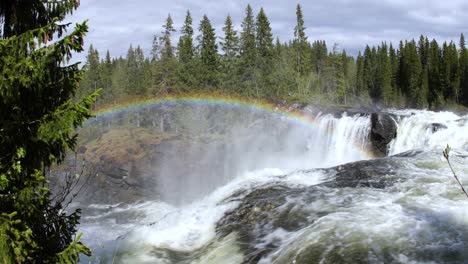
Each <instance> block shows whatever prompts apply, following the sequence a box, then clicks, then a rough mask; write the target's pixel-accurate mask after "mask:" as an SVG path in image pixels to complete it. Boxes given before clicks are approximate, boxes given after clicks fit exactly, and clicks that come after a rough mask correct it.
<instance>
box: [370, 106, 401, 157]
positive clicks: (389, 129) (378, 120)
mask: <svg viewBox="0 0 468 264" xmlns="http://www.w3.org/2000/svg"><path fill="white" fill-rule="evenodd" d="M396 135H397V123H396V121H395V119H394V117H393V116H392V115H391V114H388V113H372V114H371V130H370V141H371V147H372V151H373V153H374V155H376V156H377V157H384V156H387V155H388V143H390V141H392V139H394V138H395V137H396Z"/></svg>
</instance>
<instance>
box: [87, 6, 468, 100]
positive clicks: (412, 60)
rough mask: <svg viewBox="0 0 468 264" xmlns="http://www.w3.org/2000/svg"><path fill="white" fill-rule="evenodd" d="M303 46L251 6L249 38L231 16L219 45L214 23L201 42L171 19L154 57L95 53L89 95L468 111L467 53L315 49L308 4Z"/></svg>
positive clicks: (409, 46) (424, 44)
mask: <svg viewBox="0 0 468 264" xmlns="http://www.w3.org/2000/svg"><path fill="white" fill-rule="evenodd" d="M296 18H297V21H296V26H295V27H294V39H293V40H291V41H288V42H281V41H280V40H279V39H278V38H276V40H274V38H273V35H272V32H271V26H270V22H269V19H268V17H267V15H266V14H265V11H264V10H263V8H261V9H260V10H259V12H258V13H257V15H256V16H255V15H254V12H253V10H252V8H251V6H250V5H248V6H247V8H246V11H245V17H244V19H243V21H242V24H241V31H240V32H237V31H236V30H235V28H234V23H233V20H232V18H231V17H230V16H229V15H228V16H227V17H226V20H225V24H224V26H223V28H222V30H223V36H221V37H218V36H216V34H215V29H214V28H213V26H212V25H211V22H210V20H209V19H208V17H207V16H206V15H205V16H203V18H202V20H201V21H200V23H199V24H198V34H197V35H195V29H194V26H193V20H192V16H191V14H190V11H187V14H186V17H185V21H184V23H183V26H182V28H181V29H180V34H179V35H180V37H179V40H178V41H177V45H174V44H173V39H172V38H173V35H174V33H175V32H176V29H175V28H174V23H173V21H172V18H171V16H170V15H169V16H168V18H167V19H166V22H165V24H164V26H163V30H162V32H161V33H160V34H159V35H155V37H154V40H153V45H152V51H151V54H149V56H145V55H144V53H143V50H142V49H141V48H140V47H139V46H137V47H132V46H130V48H129V49H128V52H127V56H126V57H125V58H122V57H119V58H112V57H111V56H110V54H109V51H107V53H106V55H105V57H104V58H103V59H102V58H100V56H99V54H98V51H97V50H96V49H94V48H93V47H92V46H91V47H90V49H89V53H88V56H87V61H86V65H87V71H86V73H85V76H84V79H83V81H82V83H81V89H80V90H79V91H80V92H79V94H78V95H79V96H83V95H86V94H89V93H90V92H92V91H93V90H95V89H97V88H99V87H103V88H104V90H103V92H102V95H101V98H100V102H103V103H111V102H117V101H119V100H122V99H125V98H128V97H132V96H147V95H148V96H165V95H174V94H186V93H221V94H228V95H236V96H244V97H249V98H260V99H264V100H269V101H273V102H279V101H284V100H285V101H290V102H291V101H292V102H297V101H299V102H307V103H308V102H315V103H319V104H320V103H333V104H343V105H370V104H373V103H374V104H375V103H377V104H381V105H383V106H387V107H431V108H440V107H443V106H445V105H446V104H447V103H459V104H465V105H467V104H468V91H467V86H468V80H467V78H468V77H467V76H468V75H467V74H468V67H467V66H466V65H468V53H467V51H466V48H465V43H464V39H463V35H462V37H461V40H460V46H459V49H458V50H457V47H456V46H455V44H454V43H453V42H451V43H448V44H447V43H444V44H443V46H442V48H440V47H439V46H438V43H437V42H436V41H435V40H433V41H432V42H429V41H428V39H427V38H424V37H421V41H420V42H419V43H418V44H416V43H415V41H409V42H408V41H406V42H404V43H403V42H401V43H400V46H399V48H398V49H395V48H394V47H393V46H392V45H391V44H390V46H388V45H387V44H386V43H383V44H382V45H380V46H378V47H372V48H370V47H366V49H365V51H364V53H363V54H361V53H359V55H358V57H357V59H356V61H355V59H354V58H353V57H351V56H348V55H347V54H346V51H345V50H339V49H338V46H337V45H336V44H335V45H334V47H333V48H332V49H331V50H329V48H328V47H327V45H326V43H325V41H319V40H316V41H313V42H310V41H309V40H308V37H307V36H306V34H305V26H304V19H303V14H302V10H301V6H300V5H297V8H296Z"/></svg>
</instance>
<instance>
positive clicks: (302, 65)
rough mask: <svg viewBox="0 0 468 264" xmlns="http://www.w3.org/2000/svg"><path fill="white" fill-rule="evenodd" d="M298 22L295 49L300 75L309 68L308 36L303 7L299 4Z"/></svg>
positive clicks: (295, 33)
mask: <svg viewBox="0 0 468 264" xmlns="http://www.w3.org/2000/svg"><path fill="white" fill-rule="evenodd" d="M296 19H297V24H296V26H295V27H294V41H293V43H294V49H295V53H296V56H295V58H296V61H295V69H296V72H297V73H298V74H300V75H304V74H305V73H306V72H308V70H309V65H308V63H307V57H308V54H307V44H308V42H307V36H306V35H305V26H304V19H303V17H302V9H301V6H300V5H299V4H298V5H297V7H296Z"/></svg>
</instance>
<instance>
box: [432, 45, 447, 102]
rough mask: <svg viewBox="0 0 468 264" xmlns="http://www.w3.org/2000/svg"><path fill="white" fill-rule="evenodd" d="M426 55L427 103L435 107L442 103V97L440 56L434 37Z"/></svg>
mask: <svg viewBox="0 0 468 264" xmlns="http://www.w3.org/2000/svg"><path fill="white" fill-rule="evenodd" d="M428 55H429V56H428V103H429V106H430V107H431V108H433V109H437V108H440V107H441V106H442V105H443V103H444V98H443V90H442V83H441V65H442V56H441V50H440V47H439V44H438V43H437V41H436V40H435V39H434V40H432V41H431V43H430V45H429V54H428Z"/></svg>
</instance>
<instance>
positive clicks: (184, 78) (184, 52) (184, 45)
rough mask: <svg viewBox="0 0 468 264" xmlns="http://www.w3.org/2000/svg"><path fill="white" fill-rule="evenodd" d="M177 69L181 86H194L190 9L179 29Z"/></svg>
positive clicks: (193, 51) (193, 48)
mask: <svg viewBox="0 0 468 264" xmlns="http://www.w3.org/2000/svg"><path fill="white" fill-rule="evenodd" d="M178 48H179V53H178V54H179V63H180V67H179V71H178V74H177V77H178V79H179V80H178V81H179V83H180V85H181V86H182V88H185V89H188V88H189V87H194V86H195V85H196V83H197V82H196V81H195V80H194V76H195V75H196V72H195V67H196V66H195V61H194V59H195V47H194V44H193V27H192V16H191V15H190V11H188V10H187V15H186V16H185V22H184V25H183V26H182V29H181V36H180V39H179V44H178Z"/></svg>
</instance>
